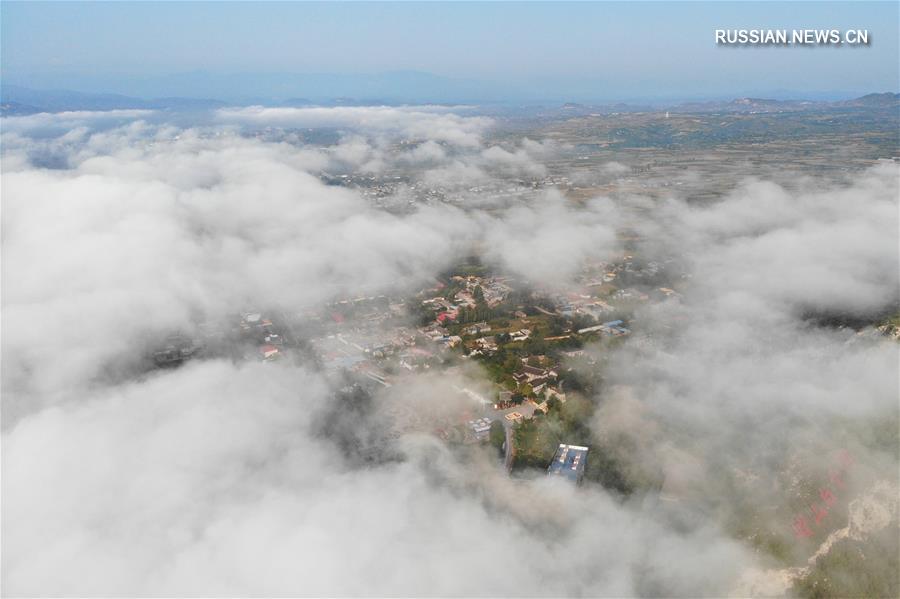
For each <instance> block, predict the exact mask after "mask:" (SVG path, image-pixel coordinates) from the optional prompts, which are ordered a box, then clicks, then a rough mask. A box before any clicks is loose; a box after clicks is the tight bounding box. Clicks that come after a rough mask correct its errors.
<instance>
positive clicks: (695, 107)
mask: <svg viewBox="0 0 900 599" xmlns="http://www.w3.org/2000/svg"><path fill="white" fill-rule="evenodd" d="M401 103H402V102H399V101H392V100H390V99H382V98H378V97H369V98H363V99H357V98H353V97H344V96H341V97H334V98H328V99H324V100H320V101H314V100H312V99H307V98H302V97H292V98H289V99H286V100H280V101H277V100H267V99H265V98H248V99H247V100H246V101H245V102H241V103H236V102H224V101H222V100H217V99H211V98H206V99H204V98H184V97H177V96H174V97H164V98H150V99H144V98H137V97H132V96H125V95H121V94H106V93H102V94H94V93H85V92H77V91H71V90H36V89H30V88H27V87H21V86H18V85H9V84H0V114H2V115H4V116H22V115H28V114H35V113H39V112H65V111H72V110H117V109H149V110H171V111H205V110H212V109H216V108H221V107H224V106H229V105H231V106H233V105H251V104H260V105H266V106H279V107H303V106H374V105H396V104H401ZM536 108H537V106H536ZM547 108H548V107H547V106H544V109H547ZM840 108H848V109H892V108H893V109H900V94H897V93H892V92H884V93H871V94H866V95H864V96H860V97H858V98H854V99H851V100H842V101H836V102H827V101H810V100H776V99H767V98H736V99H733V100H712V101H705V102H686V103H681V104H673V105H669V106H657V107H652V106H648V105H644V104H626V103H621V102H620V103H616V104H602V105H590V104H581V103H576V102H567V103H565V104H563V105H561V106H560V105H557V106H556V108H551V109H552V110H560V111H561V112H562V113H563V114H567V115H572V116H579V115H587V114H593V113H602V114H610V113H617V112H652V111H659V110H665V111H668V112H672V113H676V114H679V113H710V112H723V113H770V112H796V111H807V110H825V109H840Z"/></svg>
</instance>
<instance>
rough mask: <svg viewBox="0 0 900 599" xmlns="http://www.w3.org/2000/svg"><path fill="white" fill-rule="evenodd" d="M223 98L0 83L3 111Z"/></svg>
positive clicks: (190, 106)
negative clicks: (137, 94) (146, 95)
mask: <svg viewBox="0 0 900 599" xmlns="http://www.w3.org/2000/svg"><path fill="white" fill-rule="evenodd" d="M226 105H227V104H226V103H225V102H221V101H219V100H212V99H195V98H178V97H173V98H152V99H143V98H134V97H131V96H123V95H121V94H89V93H84V92H76V91H71V90H35V89H29V88H27V87H20V86H18V85H8V84H2V85H0V110H2V114H4V115H6V114H9V115H25V114H35V113H38V112H66V111H70V110H122V109H149V110H208V109H211V108H218V107H222V106H226Z"/></svg>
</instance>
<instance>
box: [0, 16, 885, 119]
mask: <svg viewBox="0 0 900 599" xmlns="http://www.w3.org/2000/svg"><path fill="white" fill-rule="evenodd" d="M0 10H2V16H3V19H2V33H3V35H2V50H3V58H2V75H3V81H4V83H5V84H15V85H20V86H24V87H29V88H32V89H66V90H73V91H79V92H87V93H118V94H123V95H130V96H137V97H142V98H149V97H164V96H181V97H188V98H215V99H221V100H225V101H246V100H247V99H254V98H264V99H287V98H292V97H302V98H312V99H315V98H322V97H339V96H348V97H367V96H375V97H384V98H385V99H389V100H407V101H435V102H451V101H468V102H481V103H490V102H501V103H502V102H506V103H509V102H529V103H537V102H556V101H576V102H592V101H594V102H616V101H652V100H660V101H662V100H690V99H701V98H713V99H718V98H725V97H743V96H765V97H774V98H778V99H797V98H804V99H844V98H849V97H853V96H855V95H861V94H864V93H870V92H885V91H890V92H896V91H898V90H900V78H898V73H897V71H896V68H895V66H896V57H897V55H898V51H900V50H898V49H900V46H898V32H897V28H896V27H895V24H896V22H897V18H898V6H897V4H896V3H885V2H861V3H859V2H852V3H851V2H836V3H831V2H828V3H825V2H800V3H779V4H777V5H776V4H773V3H758V2H731V3H716V4H710V3H696V2H678V3H656V2H641V3H638V5H637V6H635V5H633V4H625V3H621V2H608V3H569V4H567V5H566V6H565V9H564V10H561V9H560V7H559V6H558V5H556V4H548V3H541V2H535V3H516V2H510V3H458V4H451V3H440V2H437V3H415V2H411V3H394V4H390V3H389V4H379V3H353V4H341V3H268V2H264V3H252V4H248V3H226V4H216V5H213V4H207V3H193V2H185V3H122V4H116V3H100V4H93V3H79V2H74V3H63V4H57V3H37V4H26V3H20V2H5V3H4V4H3V7H2V9H0ZM720 27H731V28H738V27H772V28H838V29H842V30H843V29H849V28H857V29H867V30H868V31H869V32H870V35H871V44H870V45H869V46H864V47H842V48H832V47H815V48H798V47H744V48H736V47H717V46H716V44H715V43H714V36H713V31H714V29H715V28H720ZM485 57H487V58H488V60H485Z"/></svg>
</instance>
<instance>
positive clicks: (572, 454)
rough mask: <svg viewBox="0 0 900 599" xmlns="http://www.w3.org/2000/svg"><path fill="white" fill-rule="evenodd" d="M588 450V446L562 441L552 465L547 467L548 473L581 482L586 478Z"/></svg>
mask: <svg viewBox="0 0 900 599" xmlns="http://www.w3.org/2000/svg"><path fill="white" fill-rule="evenodd" d="M588 450H589V448H588V447H582V446H580V445H566V444H564V443H560V444H559V448H557V450H556V455H554V456H553V461H551V462H550V467H549V468H547V475H548V476H553V475H556V476H564V477H566V478H568V479H569V480H571V481H572V482H575V483H580V482H581V479H582V478H584V467H585V464H586V463H587V454H588Z"/></svg>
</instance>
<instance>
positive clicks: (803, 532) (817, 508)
mask: <svg viewBox="0 0 900 599" xmlns="http://www.w3.org/2000/svg"><path fill="white" fill-rule="evenodd" d="M835 462H836V465H835V466H834V467H832V468H829V469H828V480H829V481H830V483H831V487H823V488H821V489H819V499H821V500H822V504H821V505H820V504H818V503H813V504H812V505H810V506H809V511H810V512H811V514H812V516H811V517H812V519H813V523H814V525H815V526H818V525H819V524H821V523H822V521H823V520H825V518H826V516H828V508H830V507H832V506H833V505H834V504H835V502H836V501H837V498H836V497H835V495H834V491H833V490H832V489H834V490H843V489H845V488H846V484H845V483H844V478H843V477H844V474H846V472H847V470H848V469H849V468H850V466H852V465H853V457H852V456H851V455H850V452H849V451H847V450H846V449H842V450H840V451H839V452H838V453H837V456H836V458H835ZM791 528H793V530H794V536H795V537H796V538H798V539H807V538H809V537H811V536H812V535H813V530H812V529H811V528H810V526H809V521H808V520H807V518H806V516H803V515H798V516H796V517H795V518H794V522H793V525H792V527H791Z"/></svg>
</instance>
